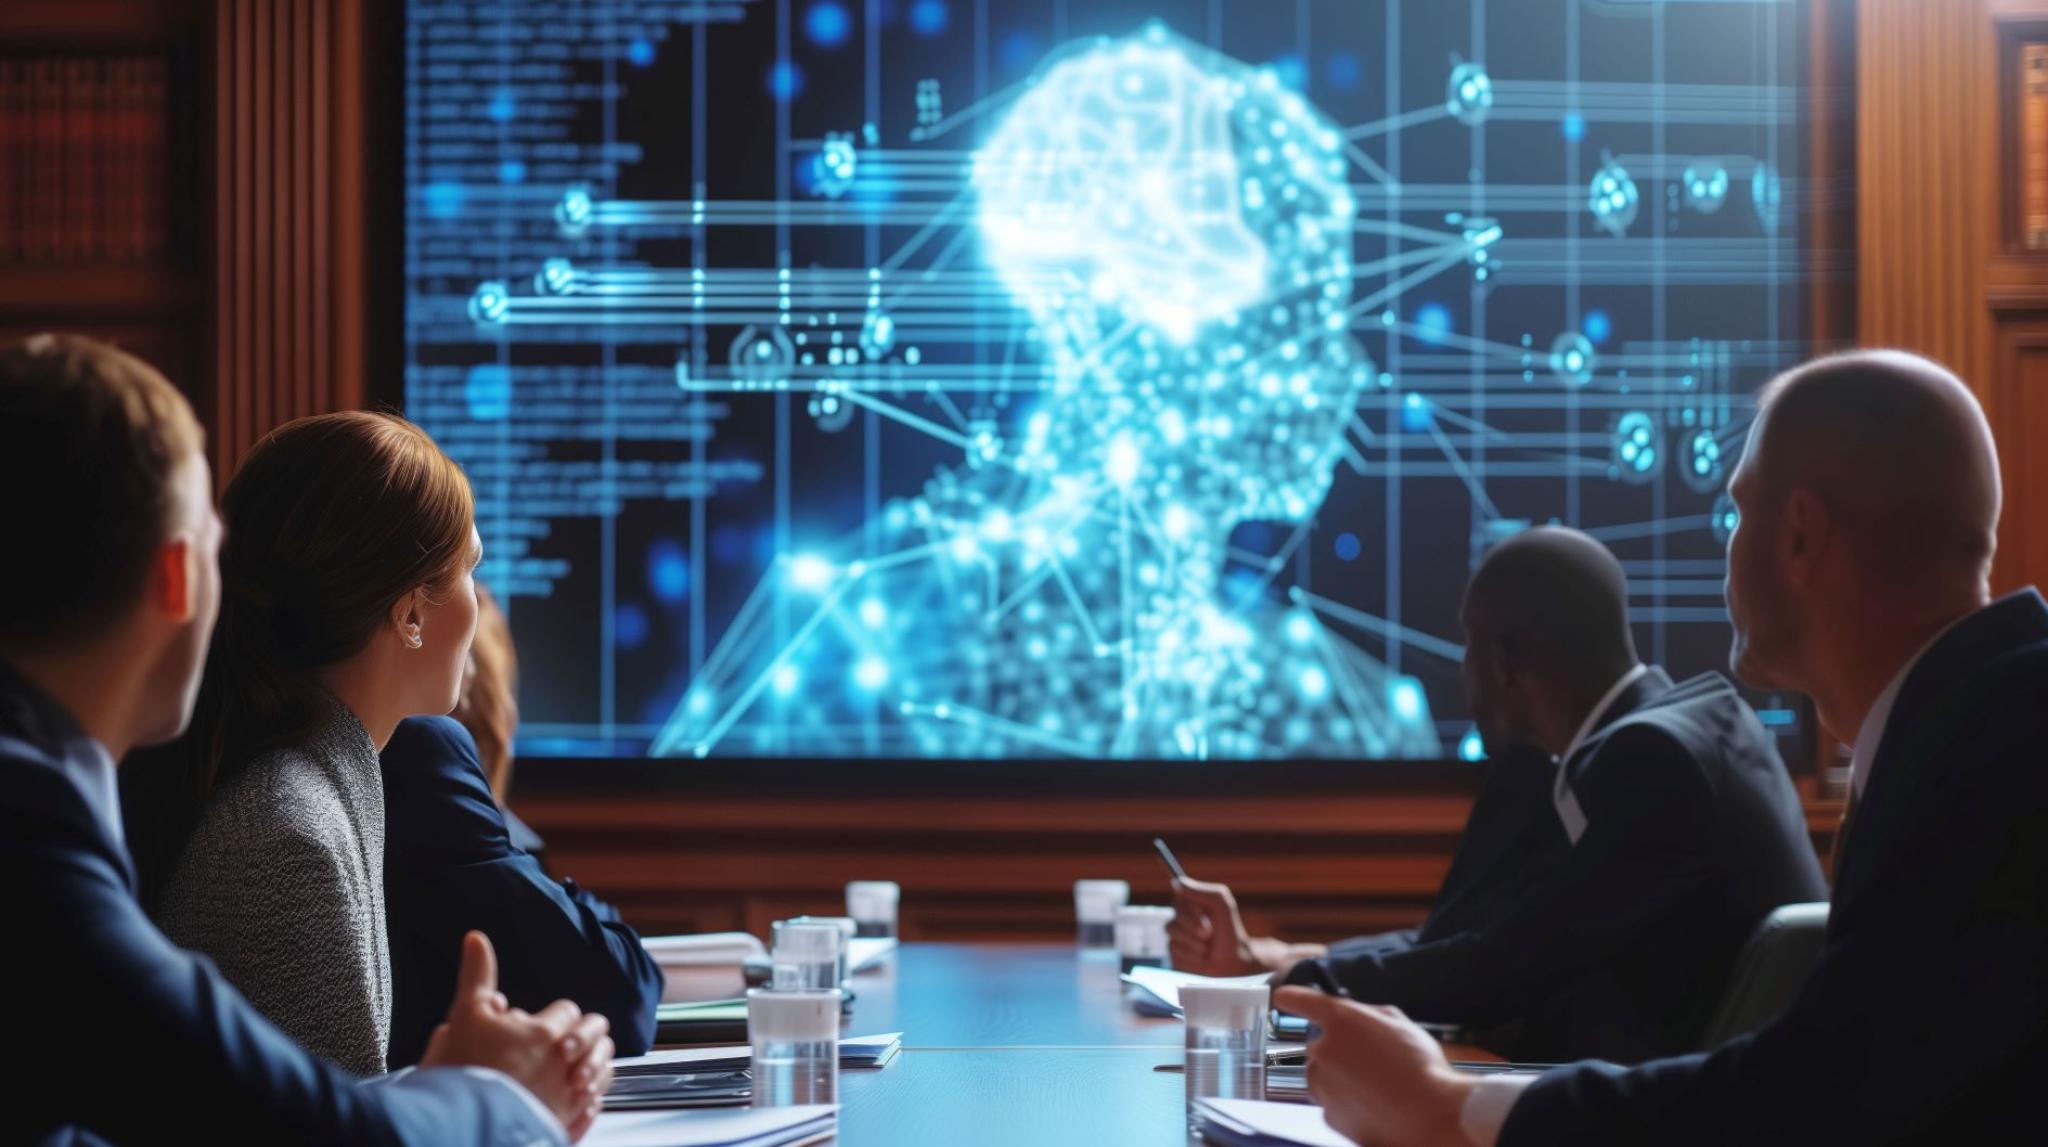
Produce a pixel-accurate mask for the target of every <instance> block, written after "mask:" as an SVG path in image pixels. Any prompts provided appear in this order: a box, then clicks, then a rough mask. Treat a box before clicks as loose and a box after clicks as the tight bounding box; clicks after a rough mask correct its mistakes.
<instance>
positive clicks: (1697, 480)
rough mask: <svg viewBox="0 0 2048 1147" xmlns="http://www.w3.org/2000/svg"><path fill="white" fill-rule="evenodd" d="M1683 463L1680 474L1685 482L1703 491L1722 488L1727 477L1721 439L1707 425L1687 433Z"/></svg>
mask: <svg viewBox="0 0 2048 1147" xmlns="http://www.w3.org/2000/svg"><path fill="white" fill-rule="evenodd" d="M1682 463H1683V464H1682V466H1681V467H1680V470H1679V475H1680V476H1681V477H1683V478H1684V479H1685V484H1686V485H1688V486H1691V487H1692V488H1693V489H1695V490H1699V491H1701V492H1703V493H1704V492H1710V491H1713V490H1718V489H1720V487H1721V484H1722V482H1723V481H1724V480H1725V479H1726V475H1725V474H1723V473H1722V471H1721V439H1720V437H1719V436H1718V435H1716V434H1715V432H1714V431H1713V430H1710V429H1707V428H1705V427H1701V428H1699V429H1696V430H1692V431H1688V432H1687V433H1686V435H1685V457H1684V458H1683V459H1682Z"/></svg>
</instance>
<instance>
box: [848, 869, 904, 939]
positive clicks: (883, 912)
mask: <svg viewBox="0 0 2048 1147" xmlns="http://www.w3.org/2000/svg"><path fill="white" fill-rule="evenodd" d="M902 896H903V889H901V888H899V887H897V885H896V882H895V881H893V880H854V881H850V882H848V883H847V885H846V914H847V915H848V916H851V917H853V919H854V923H855V924H856V925H857V926H858V932H857V934H858V935H860V936H863V937H869V938H877V939H880V938H888V937H893V936H895V935H896V905H897V902H898V901H899V900H901V899H902Z"/></svg>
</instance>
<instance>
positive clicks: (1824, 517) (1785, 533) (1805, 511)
mask: <svg viewBox="0 0 2048 1147" xmlns="http://www.w3.org/2000/svg"><path fill="white" fill-rule="evenodd" d="M1833 533H1834V523H1833V521H1832V519H1830V518H1829V516H1828V508H1827V505H1826V503H1824V502H1822V501H1821V500H1820V497H1819V496H1818V495H1816V494H1815V493H1814V492H1813V491H1811V490H1807V489H1794V490H1793V491H1791V492H1790V493H1789V494H1787V495H1786V496H1785V508H1784V512H1783V513H1782V514H1781V515H1780V516H1779V519H1778V537H1777V539H1776V541H1777V551H1778V559H1779V561H1780V563H1781V564H1782V565H1783V567H1784V570H1785V576H1786V577H1787V578H1788V579H1790V581H1791V582H1792V584H1793V585H1796V586H1799V587H1801V588H1804V587H1805V586H1807V585H1809V584H1811V583H1812V582H1813V581H1814V580H1815V578H1817V577H1818V576H1819V567H1820V561H1821V555H1822V554H1824V553H1826V552H1827V548H1828V544H1829V542H1830V541H1831V540H1832V538H1833Z"/></svg>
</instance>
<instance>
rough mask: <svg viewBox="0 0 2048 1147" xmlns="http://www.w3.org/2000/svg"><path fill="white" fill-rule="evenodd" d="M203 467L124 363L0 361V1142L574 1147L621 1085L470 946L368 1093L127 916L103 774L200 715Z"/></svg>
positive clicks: (207, 534)
mask: <svg viewBox="0 0 2048 1147" xmlns="http://www.w3.org/2000/svg"><path fill="white" fill-rule="evenodd" d="M200 446H201V435H200V430H199V427H198V424H197V423H196V422H195V421H194V420H193V417H192V412H191V409H190V408H189V407H188V406H187V405H186V404H185V400H184V399H183V398H182V397H181V396H180V395H179V394H178V392H177V391H176V390H174V389H173V388H172V387H171V385H170V383H168V382H166V381H164V379H163V377H162V376H161V375H159V374H157V373H156V372H155V371H154V370H152V369H150V368H149V367H148V366H147V365H145V364H144V363H142V362H141V361H139V360H137V359H135V358H133V357H131V356H129V355H126V354H123V353H121V352H120V351H117V350H115V349H113V348H112V347H108V346H103V345H100V344H97V343H93V342H90V341H88V340H85V339H73V338H55V337H51V336H47V335H43V336H38V337H36V338H33V339H29V340H28V341H26V342H23V343H18V344H15V345H13V346H7V347H0V490H5V491H7V494H6V496H4V497H0V538H4V539H5V540H6V543H7V544H8V546H9V554H10V556H11V560H9V561H8V562H7V563H6V569H7V578H8V584H7V586H6V589H5V592H0V880H4V882H5V884H6V887H7V889H8V905H7V925H8V932H7V958H8V963H9V966H10V967H12V968H13V969H14V971H13V974H12V980H11V983H12V985H13V986H14V987H15V988H16V989H17V990H15V991H14V992H13V993H11V998H10V1000H9V1009H8V1012H9V1020H10V1022H11V1026H12V1027H13V1029H14V1030H15V1032H16V1039H15V1042H16V1044H17V1045H19V1046H20V1047H21V1048H24V1049H27V1051H28V1054H26V1055H25V1056H24V1057H23V1058H21V1059H19V1060H17V1061H16V1062H17V1066H16V1067H15V1068H14V1069H12V1072H11V1075H12V1078H11V1081H10V1086H9V1088H8V1096H7V1102H6V1104H5V1110H4V1113H0V1141H4V1142H8V1143H17V1142H30V1143H50V1144H68V1143H73V1142H79V1141H88V1142H95V1143H140V1142H158V1141H162V1140H163V1139H165V1138H166V1137H167V1136H174V1135H176V1134H179V1133H185V1134H194V1133H196V1134H203V1135H204V1136H206V1137H207V1138H209V1139H213V1140H218V1141H221V1142H228V1143H257V1142H268V1143H335V1144H342V1143H378V1144H384V1143H403V1144H414V1143H475V1144H507V1145H513V1144H518V1145H526V1144H538V1143H559V1142H562V1141H563V1140H564V1138H565V1129H566V1133H567V1138H570V1139H574V1138H577V1137H580V1136H581V1134H582V1133H583V1131H584V1130H586V1129H588V1127H589V1126H590V1123H591V1120H592V1119H593V1118H594V1117H595V1114H596V1105H597V1097H598V1096H600V1095H601V1094H602V1093H603V1091H604V1089H605V1087H606V1086H607V1085H608V1081H609V1079H610V1077H611V1041H610V1040H609V1039H608V1038H607V1037H606V1036H605V1030H604V1020H603V1017H601V1016H589V1017H585V1016H582V1015H580V1013H579V1012H578V1010H577V1008H576V1007H575V1005H573V1004H569V1003H566V1002H563V1003H560V1004H556V1005H552V1006H550V1007H549V1008H547V1009H544V1010H543V1011H542V1012H540V1013H539V1014H537V1015H529V1014H527V1013H526V1012H523V1011H518V1010H516V1009H510V1008H508V1007H507V1006H506V1003H505V1000H504V998H503V997H502V996H499V995H498V994H497V990H496V982H495V981H496V976H495V971H494V969H493V966H492V952H491V948H490V945H489V943H488V942H487V941H486V940H484V938H483V937H482V936H481V935H472V936H470V937H468V939H467V942H466V943H467V951H466V952H465V960H464V963H463V968H462V973H461V977H462V978H461V983H460V985H459V986H458V988H457V992H456V999H455V1003H454V1006H453V1008H452V1009H451V1010H450V1011H449V1013H448V1018H447V1023H446V1025H445V1026H444V1027H443V1028H442V1029H441V1031H440V1032H439V1033H438V1034H437V1036H436V1037H435V1040H434V1042H433V1044H432V1045H431V1046H430V1047H429V1049H428V1052H427V1055H426V1060H425V1062H426V1063H428V1064H430V1065H433V1066H431V1067H428V1068H423V1069H422V1070H419V1071H415V1072H409V1073H405V1074H403V1075H399V1076H385V1077H382V1078H380V1079H378V1080H374V1081H371V1082H369V1083H361V1084H359V1083H358V1082H357V1081H356V1080H355V1079H354V1078H353V1077H351V1076H349V1075H348V1074H347V1073H346V1072H343V1071H342V1070H341V1069H340V1068H338V1067H335V1066H334V1065H333V1064H330V1063H328V1062H326V1061H324V1060H320V1059H317V1058H315V1057H314V1056H312V1055H310V1054H308V1053H307V1052H306V1051H304V1050H303V1049H301V1048H300V1047H299V1046H298V1045H297V1044H295V1043H293V1042H292V1041H291V1039H290V1037H288V1036H286V1035H285V1034H284V1033H283V1032H281V1031H279V1030H278V1029H277V1028H276V1027H274V1026H272V1025H271V1024H270V1023H269V1022H268V1021H266V1020H265V1019H264V1018H263V1017H262V1016H261V1015H259V1014H258V1013H257V1012H256V1010H255V1009H254V1008H252V1007H250V1006H249V1004H248V1002H247V1001H246V1000H244V999H243V998H242V997H241V995H239V994H238V993H237V992H236V991H235V990H234V988H232V987H231V986H229V985H228V983H227V981H226V980H224V979H222V978H221V976H220V973H219V972H218V971H217V970H215V968H214V966H213V965H212V964H211V963H210V962H209V961H207V960H205V959H204V958H201V957H198V956H194V955H192V954H191V953H189V952H184V951H181V950H179V949H178V948H177V947H175V946H173V945H172V944H171V943H170V941H168V940H166V939H165V938H164V936H163V934H162V933H161V932H159V931H157V929H156V927H155V926H154V925H152V924H151V923H150V922H149V919H148V917H147V916H145V915H144V914H143V912H142V909H141V907H140V906H139V905H138V904H137V903H136V900H135V871H134V867H133V865H132V864H131V863H130V861H129V857H128V852H127V848H126V846H125V844H124V842H123V840H122V832H121V813H120V807H119V797H118V792H117V789H116V787H115V784H114V762H115V761H117V760H119V759H120V757H121V756H122V755H123V754H125V753H126V752H127V751H128V750H129V749H130V748H131V747H134V746H137V745H145V744H153V743H157V742H160V741H164V740H167V739H169V738H171V737H173V736H176V735H177V734H178V732H179V731H180V730H181V729H182V728H183V727H184V725H185V723H186V722H187V721H188V720H189V719H190V718H191V715H192V703H193V699H194V697H195V695H196V693H197V685H198V678H199V671H200V665H201V663H202V662H203V661H204V658H205V653H206V647H207V641H208V639H209V637H210V635H211V632H212V628H213V622H214V618H215V615H216V612H217V609H218V606H219V600H220V571H219V567H218V565H217V561H216V559H217V556H218V553H219V547H220V540H221V525H220V519H219V518H218V517H216V516H215V514H214V511H213V506H212V495H211V482H210V480H209V477H208V474H207V466H206V459H205V456H204V455H203V454H202V453H201V452H200ZM336 479H337V480H338V481H341V480H346V479H347V476H346V475H337V476H336Z"/></svg>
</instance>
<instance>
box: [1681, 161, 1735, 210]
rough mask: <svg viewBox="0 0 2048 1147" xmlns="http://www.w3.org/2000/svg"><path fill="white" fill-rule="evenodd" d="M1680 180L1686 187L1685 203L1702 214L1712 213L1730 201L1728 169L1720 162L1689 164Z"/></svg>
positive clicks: (1682, 185)
mask: <svg viewBox="0 0 2048 1147" xmlns="http://www.w3.org/2000/svg"><path fill="white" fill-rule="evenodd" d="M1678 182H1679V185H1680V186H1681V187H1683V188H1684V189H1685V205H1686V206H1687V207H1690V208H1692V209H1693V210H1694V211H1697V212H1699V213H1700V214H1702V215H1712V214H1713V213H1714V212H1716V211H1719V210H1720V209H1721V205H1722V204H1724V203H1726V202H1728V169H1727V168H1725V167H1723V166H1721V165H1720V164H1718V163H1708V164H1695V165H1691V166H1688V167H1687V168H1686V169H1685V171H1684V172H1683V173H1682V174H1680V176H1679V180H1678Z"/></svg>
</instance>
